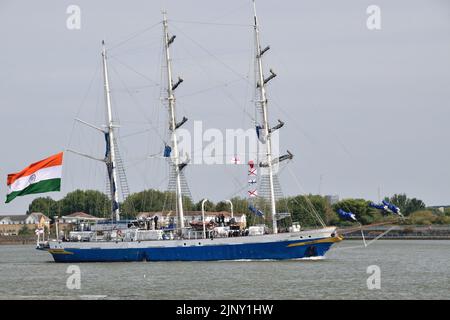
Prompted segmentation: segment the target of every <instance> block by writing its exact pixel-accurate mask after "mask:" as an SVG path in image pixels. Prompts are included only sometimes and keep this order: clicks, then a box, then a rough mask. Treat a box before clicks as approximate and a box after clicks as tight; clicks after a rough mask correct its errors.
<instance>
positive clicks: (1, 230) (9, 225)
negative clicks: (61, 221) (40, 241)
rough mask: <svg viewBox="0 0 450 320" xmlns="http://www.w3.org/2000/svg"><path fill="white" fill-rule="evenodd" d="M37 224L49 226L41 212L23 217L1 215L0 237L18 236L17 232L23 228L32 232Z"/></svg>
mask: <svg viewBox="0 0 450 320" xmlns="http://www.w3.org/2000/svg"><path fill="white" fill-rule="evenodd" d="M39 224H44V225H46V226H49V225H50V219H49V218H48V217H47V216H46V215H44V214H43V213H41V212H32V213H30V214H25V215H1V216H0V235H4V236H8V235H18V234H19V231H20V230H22V229H24V228H28V229H29V230H31V231H33V232H34V230H35V229H36V228H37V227H38V225H39Z"/></svg>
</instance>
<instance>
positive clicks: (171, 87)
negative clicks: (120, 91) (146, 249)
mask: <svg viewBox="0 0 450 320" xmlns="http://www.w3.org/2000/svg"><path fill="white" fill-rule="evenodd" d="M163 28H164V51H165V58H166V65H167V102H168V108H169V131H170V135H171V145H172V152H171V162H172V163H171V165H173V166H174V170H175V175H176V197H177V208H178V219H179V221H180V228H181V231H182V232H183V228H184V212H183V198H182V193H181V170H182V169H183V168H184V166H185V165H186V163H180V158H179V154H178V141H177V134H176V130H177V129H178V128H179V127H180V126H181V125H183V124H184V123H185V122H186V121H187V119H186V118H185V117H183V120H182V121H181V122H180V123H177V121H176V115H175V96H174V91H175V89H176V88H177V87H178V86H179V85H180V83H181V82H183V79H181V78H178V81H177V82H176V83H175V84H174V83H173V80H172V62H171V58H170V50H169V47H170V45H171V44H172V43H173V41H174V40H175V35H173V36H171V37H169V30H168V26H167V17H166V12H165V11H164V12H163Z"/></svg>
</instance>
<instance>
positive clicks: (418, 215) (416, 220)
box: [27, 189, 450, 226]
mask: <svg viewBox="0 0 450 320" xmlns="http://www.w3.org/2000/svg"><path fill="white" fill-rule="evenodd" d="M385 200H387V201H389V202H390V203H392V204H394V205H396V206H398V207H399V208H400V209H401V212H402V214H403V215H404V216H405V218H406V219H404V220H403V221H399V223H403V224H422V225H429V224H450V208H446V209H445V210H444V212H442V211H440V210H438V209H437V208H431V207H428V208H427V207H426V205H425V203H424V202H423V201H422V200H420V199H416V198H408V197H407V196H406V195H405V194H395V195H393V196H392V197H389V198H388V197H387V198H385ZM231 201H232V203H233V207H234V212H235V213H244V214H246V215H247V222H248V223H249V224H250V225H252V224H255V223H264V219H263V218H262V217H258V216H255V215H254V214H253V213H251V212H250V210H249V208H248V206H249V203H248V199H245V198H240V197H235V198H232V199H231ZM369 203H370V201H368V200H365V199H342V200H341V201H338V202H337V203H334V204H330V203H329V202H328V200H327V199H326V198H325V197H323V196H321V195H312V194H308V195H297V196H291V197H286V198H282V199H279V200H277V208H278V211H279V212H289V213H290V214H291V218H290V219H284V220H290V221H295V222H299V223H300V224H301V225H302V226H318V225H319V222H318V219H317V215H318V216H320V218H321V219H322V220H323V221H324V222H325V224H327V225H337V226H350V225H352V223H351V222H348V221H343V220H342V219H341V218H340V217H339V216H338V214H337V211H338V210H339V209H342V210H344V211H347V212H352V213H354V214H355V216H356V218H357V220H358V221H359V222H360V223H362V224H364V225H367V224H372V223H377V222H384V221H389V220H392V218H393V216H392V215H390V214H386V213H383V212H381V211H380V210H377V209H374V208H371V207H370V206H369ZM255 205H256V207H258V208H259V209H260V210H261V211H262V212H263V213H265V215H266V216H267V217H269V216H270V209H269V204H268V203H267V201H264V200H263V199H259V200H258V201H256V203H255ZM175 207H176V201H175V194H174V193H172V192H168V191H165V192H163V191H159V190H154V189H149V190H144V191H141V192H137V193H133V194H131V195H130V196H128V197H127V198H126V199H125V201H123V203H121V205H120V208H121V215H122V217H123V218H131V219H132V218H134V217H136V215H137V214H138V213H139V212H156V211H170V210H172V211H174V210H175ZM183 207H184V209H185V210H186V211H200V210H201V201H199V202H197V203H194V202H192V201H191V200H190V199H189V198H183ZM205 210H206V211H230V204H229V203H228V202H226V201H219V202H217V203H214V202H211V201H207V202H206V203H205ZM31 212H42V213H44V214H45V215H47V216H49V217H54V216H64V215H68V214H71V213H74V212H85V213H87V214H90V215H93V216H96V217H102V218H108V217H110V212H111V202H110V200H109V198H108V196H107V195H106V194H104V193H102V192H100V191H96V190H75V191H73V192H70V193H68V194H67V195H66V196H65V197H63V198H62V199H61V200H54V199H52V198H51V197H39V198H36V199H34V200H33V201H32V202H31V203H30V205H29V208H28V211H27V213H31ZM290 221H289V222H290Z"/></svg>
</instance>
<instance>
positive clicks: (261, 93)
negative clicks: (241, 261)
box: [253, 0, 293, 233]
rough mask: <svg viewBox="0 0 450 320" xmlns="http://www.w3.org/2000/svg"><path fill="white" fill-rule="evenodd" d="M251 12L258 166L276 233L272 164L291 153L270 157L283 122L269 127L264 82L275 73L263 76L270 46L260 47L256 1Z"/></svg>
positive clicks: (289, 157)
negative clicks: (265, 176)
mask: <svg viewBox="0 0 450 320" xmlns="http://www.w3.org/2000/svg"><path fill="white" fill-rule="evenodd" d="M253 13H254V25H253V27H254V32H255V47H256V48H255V51H256V89H257V95H256V101H255V103H256V105H257V107H260V108H261V111H262V121H263V123H262V128H261V130H262V131H263V133H264V137H265V143H266V159H265V160H266V161H265V162H261V163H260V164H259V166H260V167H267V168H268V173H269V195H270V209H271V214H272V229H273V233H278V226H277V209H276V202H275V190H274V176H273V165H274V164H275V163H278V162H280V161H283V160H285V159H292V157H293V156H292V154H291V153H290V152H289V151H288V154H287V155H284V156H281V157H278V158H277V159H273V157H272V133H273V132H274V131H275V130H277V129H279V128H281V127H282V126H283V125H284V123H283V122H282V121H280V120H278V121H279V123H278V125H276V126H274V127H273V128H269V118H268V113H267V95H266V84H267V83H268V82H269V81H270V80H272V79H273V78H275V77H276V76H277V75H276V74H275V72H273V71H272V69H270V76H268V77H267V78H264V69H263V63H262V56H263V54H264V53H265V52H267V51H268V50H269V49H270V46H267V47H265V48H264V49H262V48H261V43H260V37H259V24H258V18H257V16H256V3H255V0H253Z"/></svg>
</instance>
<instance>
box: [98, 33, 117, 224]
mask: <svg viewBox="0 0 450 320" xmlns="http://www.w3.org/2000/svg"><path fill="white" fill-rule="evenodd" d="M106 60H107V56H106V47H105V42H104V41H102V62H103V81H104V89H105V104H106V126H105V130H104V133H105V141H106V153H105V163H106V168H107V171H108V179H109V185H110V196H111V214H112V220H115V221H119V220H120V212H119V192H118V190H117V184H116V183H117V162H116V150H115V145H114V139H115V138H114V134H115V133H114V127H115V125H114V123H113V116H112V108H111V91H110V88H109V77H108V64H107V61H106Z"/></svg>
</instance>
